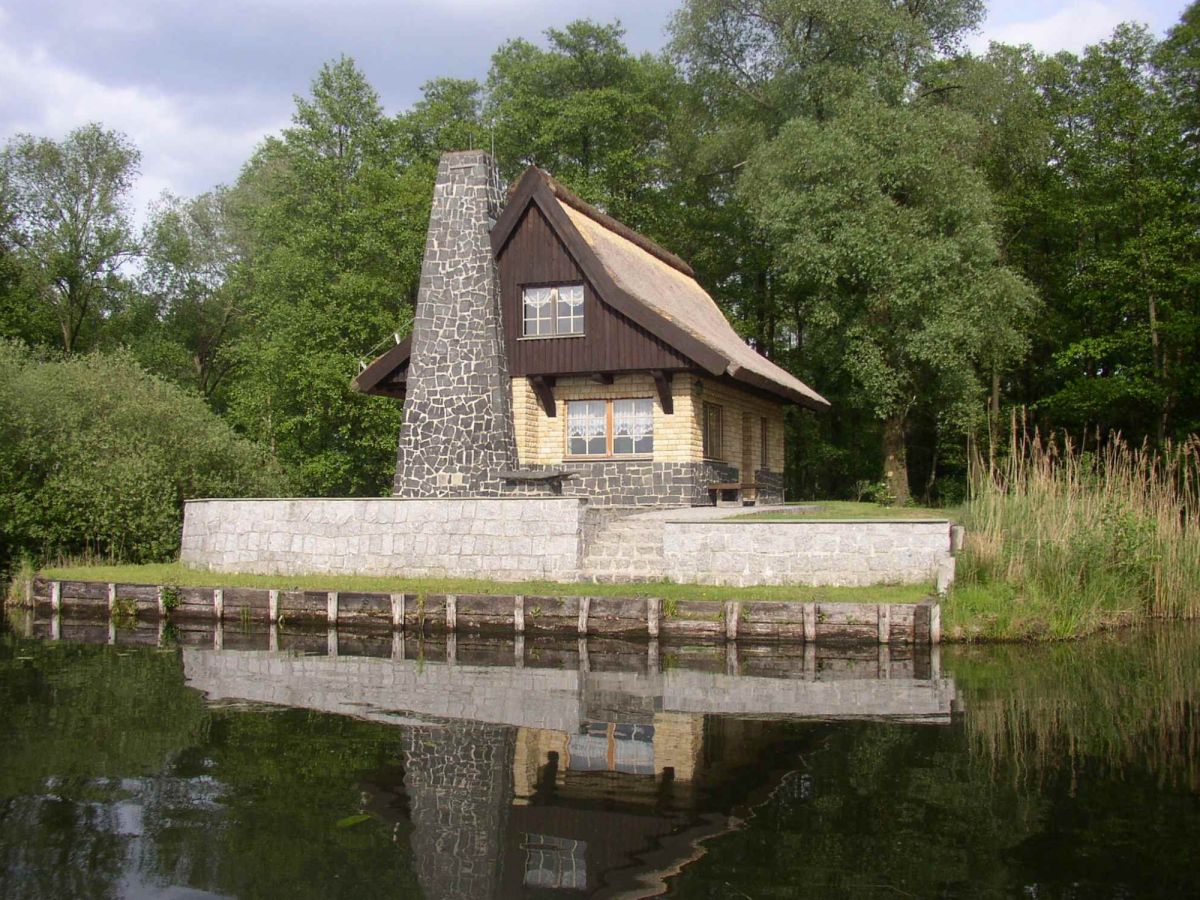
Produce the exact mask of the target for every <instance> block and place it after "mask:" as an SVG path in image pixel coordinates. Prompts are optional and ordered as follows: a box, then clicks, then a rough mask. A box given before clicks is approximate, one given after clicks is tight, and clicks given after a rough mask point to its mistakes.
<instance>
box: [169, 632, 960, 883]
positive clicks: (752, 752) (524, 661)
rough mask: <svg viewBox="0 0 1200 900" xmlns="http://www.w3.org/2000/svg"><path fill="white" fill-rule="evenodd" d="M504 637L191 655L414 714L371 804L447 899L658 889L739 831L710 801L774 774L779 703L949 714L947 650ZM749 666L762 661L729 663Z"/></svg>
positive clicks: (304, 702)
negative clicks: (852, 659)
mask: <svg viewBox="0 0 1200 900" xmlns="http://www.w3.org/2000/svg"><path fill="white" fill-rule="evenodd" d="M276 642H277V641H276ZM328 646H330V647H331V648H336V647H337V646H338V642H337V640H336V638H335V639H333V640H332V641H331V643H329V645H328ZM499 646H500V650H499V651H498V652H497V651H496V647H497V645H495V644H492V645H491V646H490V649H486V650H485V652H484V654H483V655H485V656H490V657H494V658H493V662H495V661H498V660H504V661H505V662H506V663H507V664H506V665H478V664H471V663H465V662H463V655H464V654H463V653H462V652H461V651H462V645H461V644H460V645H459V649H458V651H455V650H454V645H453V644H452V645H451V651H450V652H451V654H452V655H451V657H450V659H449V660H448V662H452V663H453V664H446V663H442V662H430V661H428V659H427V658H426V657H425V650H426V648H425V647H423V648H422V658H421V659H419V660H417V659H406V658H404V657H405V654H404V652H403V648H401V649H400V652H399V653H398V655H395V656H394V657H393V658H391V659H379V658H369V657H347V656H336V657H330V656H294V655H289V654H286V653H278V652H253V651H251V652H245V651H228V650H227V651H220V652H214V651H211V650H198V649H191V648H185V649H184V651H183V661H184V671H185V674H186V676H187V679H188V682H189V683H190V684H191V685H192V686H194V687H196V688H199V689H200V690H202V691H204V692H205V693H206V694H207V695H208V697H209V698H210V699H214V700H216V699H238V700H250V701H262V702H268V703H281V704H286V705H289V706H299V707H307V708H311V709H317V710H322V711H326V712H333V713H340V714H349V715H354V716H358V717H363V718H368V719H371V720H374V721H382V722H389V723H392V724H395V725H397V726H400V739H401V741H402V742H403V748H404V778H403V796H399V795H398V791H399V786H398V785H397V784H396V783H395V779H392V778H388V777H385V776H384V775H382V774H381V776H380V778H379V779H377V780H375V779H372V778H370V777H368V778H367V779H365V782H366V783H365V784H364V791H365V794H366V796H367V797H368V798H369V799H368V800H367V807H368V809H369V810H370V811H372V812H374V813H376V814H378V815H381V816H383V817H384V818H391V819H393V820H398V819H400V818H403V817H406V818H408V819H409V820H410V821H411V824H412V831H411V836H410V841H411V846H412V852H413V856H414V859H413V866H414V868H415V870H416V871H417V873H418V877H419V880H420V883H421V885H422V888H423V891H424V893H425V895H426V896H427V897H431V898H432V897H439V898H442V897H444V898H475V897H480V898H482V897H507V896H540V895H543V894H545V895H546V896H550V895H559V894H560V893H561V892H562V891H571V892H575V893H577V894H578V893H583V894H586V895H587V896H631V897H632V896H649V895H653V894H656V893H658V892H660V891H661V890H662V889H663V885H664V879H665V878H667V877H669V876H670V875H672V874H674V873H676V872H678V871H679V869H680V868H681V867H682V866H683V865H686V864H687V863H688V862H689V861H691V860H693V859H695V858H697V857H698V856H699V855H700V854H701V853H702V852H703V850H702V846H701V843H702V842H703V841H704V840H706V839H710V838H712V837H713V836H715V835H717V834H720V833H722V832H724V831H727V830H729V829H730V828H733V827H736V820H734V819H732V818H730V817H729V816H727V815H714V814H711V813H709V814H702V813H701V812H700V810H704V809H711V808H713V807H712V804H711V802H705V801H706V795H711V794H712V793H713V792H721V790H722V788H723V787H728V786H729V785H732V784H734V783H735V782H737V783H738V784H739V786H740V784H741V781H742V780H743V779H745V777H746V772H747V771H753V772H755V774H754V776H753V778H751V779H750V780H751V781H752V782H753V783H756V784H759V785H760V786H761V789H762V790H763V791H764V792H765V791H766V790H768V789H770V787H771V784H770V782H771V779H772V777H773V776H772V774H771V773H770V771H769V768H768V767H767V766H766V765H764V764H763V763H762V760H763V759H764V757H765V756H768V755H769V753H768V751H769V748H770V747H771V746H772V745H774V744H776V743H778V742H779V741H780V740H782V739H783V738H784V737H785V736H786V729H785V728H783V727H782V726H781V724H780V723H779V721H778V719H779V718H780V717H786V716H799V717H820V718H845V717H853V718H863V717H870V718H893V719H899V720H903V721H910V722H911V721H925V722H947V721H949V717H950V710H951V704H952V702H953V699H954V687H953V684H952V683H951V682H950V681H949V680H948V679H943V678H941V677H940V675H939V673H938V672H937V671H936V661H934V662H933V664H932V665H931V661H930V660H929V658H928V657H926V658H924V659H921V658H917V659H914V658H912V657H911V656H910V657H902V656H900V655H899V654H897V655H896V657H895V658H893V657H892V656H891V655H889V654H888V651H887V649H886V648H884V649H883V650H881V651H879V654H880V655H879V656H872V658H871V659H870V660H866V659H861V660H859V662H861V663H862V665H857V664H855V665H850V666H846V665H844V663H845V662H846V661H845V660H837V659H833V658H830V659H827V660H825V661H824V664H823V661H822V660H820V659H817V658H815V652H814V651H813V650H812V649H811V648H810V649H809V650H808V652H807V653H797V654H796V655H795V656H794V657H791V658H788V657H786V656H784V655H782V654H779V653H776V652H772V653H769V654H767V653H764V654H762V655H761V656H758V657H755V656H753V655H749V656H747V657H746V659H745V661H744V662H738V660H737V657H736V651H734V652H733V655H732V656H730V655H729V654H727V651H726V650H725V649H714V650H713V651H712V652H711V653H708V654H704V655H701V656H699V657H697V658H695V659H691V660H688V659H682V660H680V659H673V660H672V664H671V666H670V667H669V668H668V669H667V670H666V671H661V670H660V669H659V666H658V664H657V663H658V653H659V649H658V648H657V647H656V646H654V645H651V647H650V648H649V652H647V648H646V647H645V645H641V646H640V647H636V646H635V652H633V653H628V652H626V653H624V654H621V655H619V656H613V657H611V658H606V657H601V656H598V655H596V654H595V653H594V652H593V653H592V654H591V656H590V660H589V654H588V652H587V650H586V645H585V646H582V647H581V648H580V650H579V651H575V650H574V646H575V645H574V644H571V645H570V649H569V650H566V651H563V650H556V649H551V650H548V651H547V652H545V653H544V654H537V655H534V654H527V653H526V652H525V651H524V650H522V649H520V648H519V647H518V648H517V652H516V653H515V654H514V649H513V645H512V644H511V643H509V644H507V645H499ZM624 649H625V650H628V647H625V648H624ZM822 652H826V651H825V650H824V648H822ZM830 652H835V651H830ZM904 652H906V653H907V652H911V651H907V650H906V651H904ZM870 653H871V654H876V650H875V648H871V651H870ZM860 655H861V654H860ZM456 657H457V658H456ZM731 658H732V660H733V662H732V666H731V664H730V659H731ZM613 660H617V662H614V661H613ZM755 660H757V663H756V662H755ZM538 662H540V663H542V664H549V665H551V666H553V667H547V668H539V667H536V665H537V663H538ZM559 666H566V667H559ZM606 666H611V667H613V668H617V669H619V670H618V671H600V669H601V668H604V667H606ZM688 666H691V667H690V668H689V667H688ZM705 669H707V671H706V670H705ZM746 670H752V671H759V672H761V673H762V674H757V675H753V674H729V672H730V671H732V672H734V673H739V672H743V671H746ZM918 675H919V676H920V677H916V676H918ZM756 717H758V718H756ZM767 717H770V718H769V719H768V718H767Z"/></svg>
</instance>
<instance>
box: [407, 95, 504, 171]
mask: <svg viewBox="0 0 1200 900" xmlns="http://www.w3.org/2000/svg"><path fill="white" fill-rule="evenodd" d="M482 104H483V86H482V85H480V84H479V82H478V81H474V80H468V79H460V78H435V79H433V80H432V81H427V82H425V83H424V84H423V85H421V99H420V100H418V101H417V102H416V103H414V104H413V106H412V109H410V110H408V111H407V112H405V113H403V114H402V115H400V116H398V117H397V124H398V126H399V129H400V140H401V142H402V146H403V155H404V158H405V160H406V162H408V164H409V165H414V164H417V163H422V162H423V163H425V164H427V165H428V166H429V167H430V170H429V184H430V191H431V192H432V190H433V178H434V173H435V172H436V166H437V161H438V158H439V157H440V156H441V154H442V153H443V152H445V151H447V150H468V149H471V148H473V147H479V146H484V143H485V142H486V141H488V140H489V138H490V133H489V129H488V127H487V125H486V123H484V121H483V119H482V118H481V116H482Z"/></svg>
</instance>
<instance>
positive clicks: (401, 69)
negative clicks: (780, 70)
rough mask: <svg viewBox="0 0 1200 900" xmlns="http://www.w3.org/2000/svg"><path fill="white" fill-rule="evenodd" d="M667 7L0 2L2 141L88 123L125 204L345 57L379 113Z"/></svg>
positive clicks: (1166, 15)
mask: <svg viewBox="0 0 1200 900" xmlns="http://www.w3.org/2000/svg"><path fill="white" fill-rule="evenodd" d="M677 5H678V0H424V2H421V0H232V2H231V0H199V2H197V0H0V143H3V142H5V141H7V140H8V139H9V138H10V137H12V136H13V135H15V134H18V133H21V132H28V133H31V134H36V135H39V136H47V137H52V138H55V139H59V138H62V137H63V136H65V135H66V134H67V133H68V132H69V131H70V130H71V129H72V128H74V127H77V126H79V125H82V124H84V123H86V122H90V121H99V122H101V123H103V124H104V125H105V126H106V127H108V128H114V129H117V130H119V131H122V132H124V133H126V134H127V135H129V137H130V138H131V139H132V140H133V141H134V143H135V144H137V146H138V148H139V149H140V150H141V152H142V164H141V176H140V178H139V180H138V183H137V187H136V189H135V191H134V195H133V197H132V198H131V204H130V205H131V207H132V208H133V210H134V213H135V216H136V217H137V218H138V219H141V218H142V217H143V216H144V214H145V210H146V207H147V205H148V204H149V203H150V202H151V201H152V200H153V199H154V198H156V197H158V196H159V195H160V193H161V192H163V191H165V190H169V191H171V192H173V193H176V194H181V195H185V196H187V195H192V194H196V193H200V192H202V191H205V190H208V189H209V188H211V187H213V186H215V185H217V184H221V183H229V182H232V181H233V180H234V179H235V178H236V177H237V173H238V170H239V168H240V167H241V165H242V163H243V162H245V160H246V159H247V158H248V157H249V156H250V153H251V152H252V151H253V149H254V147H255V145H256V144H257V143H258V142H259V141H260V140H262V138H263V137H264V136H266V135H268V134H271V133H273V132H277V131H278V130H280V129H281V128H283V127H285V126H286V125H287V124H288V121H289V118H290V116H291V112H292V108H293V103H292V98H293V96H294V95H295V94H297V93H304V92H305V91H306V89H307V87H308V85H309V83H310V82H311V80H312V77H313V76H314V75H315V74H316V72H317V71H318V69H320V67H321V65H322V63H324V62H326V61H328V60H330V59H334V58H336V57H337V56H338V55H340V54H343V53H344V54H347V55H349V56H352V57H354V59H355V60H356V62H357V63H358V65H359V66H360V68H362V70H363V71H364V72H365V74H366V76H367V79H368V80H369V81H370V83H371V84H372V85H373V86H374V87H375V89H376V90H377V91H378V92H379V94H380V97H381V99H382V101H383V104H384V107H385V109H386V110H387V111H388V112H389V113H396V112H400V111H402V110H403V109H405V108H407V107H408V106H409V105H410V104H412V102H413V101H414V100H416V99H418V98H419V96H420V86H421V84H422V83H423V82H425V81H427V80H429V79H431V78H435V77H439V76H451V77H457V78H479V79H482V78H483V77H484V76H485V75H486V74H487V68H488V60H489V58H490V56H491V53H492V51H494V50H495V49H496V47H497V46H498V45H499V44H500V43H501V42H502V41H504V40H506V39H509V38H514V37H523V38H526V39H528V40H531V41H535V42H540V41H542V40H543V36H542V33H543V32H544V30H545V29H546V28H549V27H561V26H562V25H565V24H566V23H567V22H570V21H572V20H573V19H577V18H585V17H586V18H592V19H595V20H598V21H603V22H608V21H612V20H613V19H620V21H621V23H622V24H623V25H624V27H625V29H626V40H627V43H628V44H629V46H630V48H631V49H632V50H634V51H635V52H641V51H644V50H649V51H654V50H658V49H659V48H661V47H662V45H663V43H664V40H665V27H666V24H667V21H668V19H669V17H670V14H671V12H672V10H673V9H674V8H676V6H677ZM1186 5H1187V3H1186V0H1040V2H1031V0H1010V2H1001V0H991V2H990V3H989V6H990V13H989V16H988V19H987V21H986V23H985V25H984V26H983V28H982V30H981V32H980V33H978V34H976V35H973V36H972V37H971V39H970V40H969V45H970V46H971V47H972V49H976V50H981V49H986V47H987V44H988V41H989V40H999V41H1004V42H1007V43H1030V44H1032V45H1033V46H1034V47H1036V48H1037V49H1039V50H1042V51H1047V52H1053V51H1056V50H1061V49H1067V50H1076V51H1077V50H1081V49H1082V48H1083V47H1084V46H1085V45H1087V44H1089V43H1094V42H1096V41H1097V40H1101V39H1103V38H1104V37H1106V36H1107V35H1108V34H1109V33H1110V32H1111V31H1112V29H1113V27H1114V26H1115V25H1116V24H1118V23H1119V22H1123V21H1138V22H1142V23H1145V24H1146V25H1148V26H1150V28H1151V29H1152V30H1153V31H1155V32H1156V33H1159V34H1161V33H1162V32H1164V31H1165V30H1166V29H1168V28H1169V27H1170V26H1171V25H1173V24H1174V23H1175V22H1176V21H1178V19H1179V15H1180V13H1182V11H1183V9H1184V8H1185V7H1186Z"/></svg>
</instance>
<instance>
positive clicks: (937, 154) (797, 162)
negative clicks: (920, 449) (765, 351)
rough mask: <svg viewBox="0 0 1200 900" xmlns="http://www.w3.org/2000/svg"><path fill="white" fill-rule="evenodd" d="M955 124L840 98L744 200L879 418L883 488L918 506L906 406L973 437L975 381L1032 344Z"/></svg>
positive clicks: (801, 125) (758, 174)
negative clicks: (921, 408)
mask: <svg viewBox="0 0 1200 900" xmlns="http://www.w3.org/2000/svg"><path fill="white" fill-rule="evenodd" d="M973 141H974V128H973V124H972V123H971V122H970V120H969V119H968V118H967V117H965V116H962V115H960V114H955V113H951V112H949V111H946V110H939V109H935V108H924V107H919V108H914V107H908V106H888V105H885V104H883V103H880V102H879V101H877V100H875V99H873V98H869V97H860V98H855V99H852V100H846V101H842V102H840V103H839V104H838V106H837V107H836V109H835V111H834V113H833V115H831V116H830V117H829V118H828V119H826V120H825V121H823V122H817V121H813V120H811V119H805V118H797V119H795V120H793V121H792V122H790V123H789V124H788V125H787V126H785V127H784V129H783V130H782V131H781V132H780V134H779V136H778V138H777V139H776V140H774V141H772V142H770V143H769V144H766V145H764V147H763V148H762V150H761V151H760V152H758V153H756V154H755V155H754V156H753V157H752V158H751V161H750V163H749V165H748V167H747V171H746V175H745V176H744V178H743V182H742V190H743V191H744V193H745V196H746V197H747V199H748V202H749V203H750V205H751V207H752V208H753V209H754V210H755V211H756V213H757V214H758V217H759V220H760V221H761V222H762V224H763V227H764V228H766V229H767V230H768V232H769V233H771V234H772V235H773V237H774V238H775V241H776V245H777V246H778V247H779V251H780V255H781V260H782V263H783V268H784V271H785V273H786V277H787V279H788V280H789V281H790V282H792V283H793V284H795V285H796V286H797V287H798V288H799V289H800V290H801V292H802V293H803V295H804V296H805V298H806V300H805V318H806V320H807V322H808V324H809V327H810V328H811V329H813V330H816V331H824V332H826V334H825V336H824V341H825V342H827V343H829V344H831V345H832V346H831V349H832V348H836V351H837V352H838V354H839V355H840V357H841V359H842V365H843V366H844V367H845V369H846V370H847V372H848V373H849V374H850V376H851V378H852V380H853V383H854V385H855V386H856V388H857V391H858V394H859V401H858V402H859V404H860V405H863V406H865V407H866V408H868V409H869V410H870V411H871V412H872V413H873V414H874V415H875V416H877V417H878V418H879V419H880V420H881V421H882V422H883V456H884V459H883V463H884V477H885V480H886V481H887V483H888V485H889V488H890V493H891V494H892V495H893V496H895V497H896V499H897V501H899V502H904V501H906V500H907V499H908V496H909V484H908V471H907V468H908V467H907V456H906V441H907V438H908V428H909V424H910V415H911V413H912V411H913V410H914V409H915V408H916V407H917V406H918V405H919V404H921V403H923V402H932V403H933V404H934V406H935V408H936V409H938V410H939V414H940V416H941V417H942V418H943V420H944V421H945V422H946V424H948V425H950V426H952V427H954V428H955V429H956V430H958V431H960V432H961V431H963V430H966V429H967V428H969V427H970V426H971V425H972V424H973V423H972V416H973V412H974V410H975V409H976V401H977V398H978V397H979V396H980V395H981V385H980V382H979V374H980V370H983V371H988V372H990V371H991V370H993V369H995V368H997V367H1001V368H1002V367H1004V366H1005V365H1007V364H1010V363H1011V362H1012V360H1013V358H1014V357H1015V356H1016V357H1019V354H1020V351H1021V350H1022V349H1023V332H1022V331H1021V327H1020V326H1021V325H1022V324H1023V319H1024V318H1026V317H1027V315H1028V312H1029V308H1030V306H1031V303H1032V294H1031V292H1030V291H1029V289H1028V287H1027V286H1026V285H1024V283H1023V282H1022V281H1021V279H1020V278H1019V277H1018V276H1016V275H1015V274H1014V273H1012V272H1011V271H1010V270H1008V269H1006V268H1004V267H1003V266H1001V265H999V259H998V252H997V246H996V238H995V233H994V231H993V228H992V224H991V222H992V215H993V210H992V207H991V203H990V196H989V193H988V191H987V187H986V184H985V183H984V181H983V179H982V178H981V177H980V176H979V175H978V174H977V173H976V172H975V171H974V170H973V169H972V168H971V167H970V165H969V163H968V162H967V158H968V157H969V154H970V150H971V147H972V143H973Z"/></svg>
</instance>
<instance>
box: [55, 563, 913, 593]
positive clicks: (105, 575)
mask: <svg viewBox="0 0 1200 900" xmlns="http://www.w3.org/2000/svg"><path fill="white" fill-rule="evenodd" d="M42 574H43V575H44V576H45V577H46V578H50V579H53V580H55V581H104V582H125V583H129V584H169V585H175V586H178V587H214V588H217V587H221V588H238V587H246V588H276V589H279V590H313V591H363V592H381V593H396V594H399V593H405V594H419V593H424V594H524V595H526V596H541V597H567V596H578V595H581V594H586V595H588V596H591V597H660V598H662V599H663V600H808V601H811V600H817V601H823V602H826V603H917V602H919V601H921V600H924V599H925V598H926V597H928V596H930V595H931V594H932V593H933V587H932V585H928V584H925V585H921V584H917V585H879V586H875V587H804V586H764V587H715V586H712V585H703V584H675V583H674V582H669V581H652V582H647V583H645V584H588V583H578V582H571V583H567V582H560V581H514V582H504V581H481V580H476V579H471V578H405V577H403V576H375V575H243V574H237V573H232V574H231V573H224V572H209V571H205V570H201V569H190V568H187V567H186V566H182V565H180V564H179V563H158V564H150V565H142V566H105V565H85V566H57V567H50V568H45V569H43V570H42Z"/></svg>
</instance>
